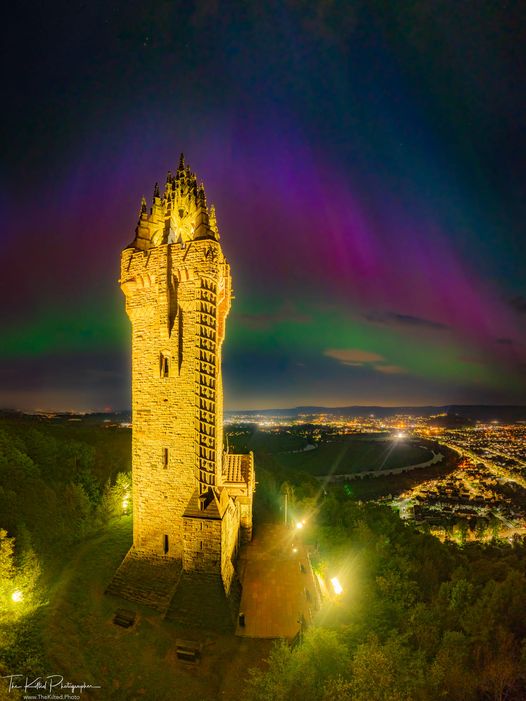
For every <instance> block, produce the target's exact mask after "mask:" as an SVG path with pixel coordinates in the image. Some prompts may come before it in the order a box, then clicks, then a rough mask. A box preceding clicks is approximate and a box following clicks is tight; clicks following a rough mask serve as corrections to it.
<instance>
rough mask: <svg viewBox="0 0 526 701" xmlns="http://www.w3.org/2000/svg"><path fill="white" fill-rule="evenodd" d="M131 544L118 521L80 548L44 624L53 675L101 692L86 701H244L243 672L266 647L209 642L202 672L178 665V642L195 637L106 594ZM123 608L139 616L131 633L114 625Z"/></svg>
mask: <svg viewBox="0 0 526 701" xmlns="http://www.w3.org/2000/svg"><path fill="white" fill-rule="evenodd" d="M130 541H131V519H130V518H129V517H127V518H122V519H121V520H119V521H114V522H113V523H112V524H111V525H110V526H109V527H108V529H107V530H106V531H105V532H104V533H102V534H100V535H98V536H96V537H94V538H91V539H89V540H87V541H85V542H83V543H81V544H80V545H79V547H78V550H77V551H76V553H75V554H74V557H73V558H72V559H71V560H70V561H69V562H68V563H67V564H66V566H65V567H64V569H63V570H62V571H61V572H60V574H58V575H57V577H56V579H55V581H54V582H53V583H52V585H51V587H50V591H49V602H50V603H49V607H48V610H47V613H46V615H45V616H44V617H43V619H44V621H43V624H42V625H43V630H42V637H43V643H44V648H45V650H46V657H47V660H46V661H47V664H48V668H49V673H50V674H51V673H60V674H63V675H64V677H65V678H67V679H68V680H70V681H72V682H87V683H91V684H97V685H100V686H101V687H102V688H101V689H100V690H98V691H92V692H89V693H84V694H83V698H90V699H91V698H92V699H101V700H104V701H113V700H115V701H117V700H121V699H122V700H123V701H124V699H126V701H132V700H133V699H155V700H156V701H164V700H166V701H171V700H172V699H177V700H178V701H186V700H187V701H201V700H202V701H208V700H209V699H210V700H211V699H217V698H240V696H241V693H242V688H243V679H244V676H245V674H246V669H247V668H248V667H251V666H254V665H258V664H259V663H260V661H261V659H262V657H265V656H266V654H267V652H268V649H269V645H268V642H267V641H251V640H245V639H241V638H236V637H235V636H233V635H218V634H214V633H210V634H205V636H204V637H202V642H203V643H204V648H203V657H202V661H201V663H200V665H199V666H196V667H194V666H189V665H185V664H184V663H181V662H180V661H178V660H177V659H176V655H175V640H176V638H178V637H182V638H188V637H192V636H189V633H188V631H185V630H184V629H183V630H181V629H177V627H175V626H174V625H173V624H171V623H168V622H166V621H164V620H163V619H162V618H161V617H160V616H159V614H157V613H155V612H153V611H150V610H149V609H146V608H144V607H141V606H139V605H137V604H130V603H129V602H126V601H124V600H120V599H117V598H114V597H110V596H107V595H105V594H104V588H105V586H106V585H107V583H108V582H109V580H110V579H111V577H112V574H113V573H114V571H115V569H116V568H117V566H118V565H119V563H120V561H121V559H122V557H123V556H124V554H125V553H126V551H127V549H128V547H129V545H130ZM120 607H124V608H132V609H134V610H136V611H137V612H138V619H137V622H136V624H135V626H134V627H132V628H130V629H123V628H120V627H118V626H116V625H114V624H113V622H112V618H113V614H114V612H115V610H116V609H117V608H120ZM201 635H202V636H203V634H201Z"/></svg>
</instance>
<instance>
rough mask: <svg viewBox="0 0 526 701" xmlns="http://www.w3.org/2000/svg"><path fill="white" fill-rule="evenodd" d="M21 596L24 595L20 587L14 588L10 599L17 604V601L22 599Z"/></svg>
mask: <svg viewBox="0 0 526 701" xmlns="http://www.w3.org/2000/svg"><path fill="white" fill-rule="evenodd" d="M23 598H24V595H23V594H22V592H21V591H20V589H15V591H14V592H13V593H12V594H11V599H13V601H14V602H15V603H16V604H18V602H19V601H22V599H23Z"/></svg>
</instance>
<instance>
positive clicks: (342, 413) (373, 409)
mask: <svg viewBox="0 0 526 701" xmlns="http://www.w3.org/2000/svg"><path fill="white" fill-rule="evenodd" d="M320 414H325V415H327V416H328V417H349V418H353V417H366V416H370V415H371V414H373V415H374V416H376V417H378V418H383V417H389V416H395V415H397V414H404V415H405V416H438V415H439V414H445V415H446V416H441V417H440V418H437V420H436V422H437V425H439V424H440V425H443V426H446V425H447V426H454V425H456V424H458V425H460V424H462V423H471V422H475V421H483V422H490V421H502V422H515V421H526V405H524V406H508V405H502V406H499V405H489V404H488V405H485V404H480V405H478V404H472V405H470V404H465V405H464V404H450V405H449V406H390V407H385V406H343V407H324V406H297V407H291V408H290V409H247V410H241V409H239V410H236V411H232V410H229V411H225V418H227V419H231V418H233V417H236V416H243V417H246V418H249V417H254V419H255V418H256V417H258V416H268V417H270V416H275V417H280V418H287V417H290V418H291V419H295V420H297V419H299V418H300V417H301V418H304V419H305V421H308V420H309V417H314V416H319V415H320ZM27 416H32V417H38V418H41V419H43V420H51V421H58V422H61V421H75V420H79V419H80V420H81V421H83V422H85V423H102V422H112V423H129V422H130V421H131V412H130V411H129V410H123V411H114V412H107V413H105V412H93V413H92V414H76V413H74V412H52V411H46V412H39V411H35V412H27V413H23V412H18V411H10V410H7V409H0V417H4V418H7V417H9V418H16V417H19V418H24V417H27Z"/></svg>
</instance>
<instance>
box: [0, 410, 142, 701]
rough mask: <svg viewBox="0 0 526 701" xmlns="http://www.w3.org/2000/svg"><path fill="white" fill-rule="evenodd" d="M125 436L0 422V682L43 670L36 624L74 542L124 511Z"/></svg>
mask: <svg viewBox="0 0 526 701" xmlns="http://www.w3.org/2000/svg"><path fill="white" fill-rule="evenodd" d="M130 435H131V432H130V431H129V430H127V429H122V428H117V427H108V428H103V426H102V425H101V424H98V425H86V424H76V423H69V422H67V421H62V422H57V423H53V422H50V421H46V420H43V421H39V420H38V419H35V418H30V417H19V418H11V419H8V418H3V419H2V420H1V421H0V675H2V674H7V673H8V670H13V669H16V670H17V672H19V673H24V674H26V673H38V672H39V670H41V669H42V668H43V658H44V656H45V652H44V650H43V649H42V646H41V643H40V640H39V635H38V631H39V628H40V625H39V618H40V617H41V616H42V615H45V608H46V606H45V605H46V604H47V603H48V601H47V600H46V596H47V595H48V593H49V590H50V589H51V588H52V585H53V580H54V578H55V577H56V576H57V575H58V573H59V572H60V569H61V566H62V564H63V563H64V562H65V561H66V560H67V559H68V557H70V556H71V553H72V552H73V549H74V548H75V546H76V544H77V543H79V542H80V541H81V540H83V539H86V538H88V537H90V536H91V535H92V534H94V533H96V532H97V531H99V530H100V529H101V528H104V526H105V525H106V524H107V523H108V521H109V520H110V519H111V518H112V517H115V516H117V515H119V514H122V513H123V512H124V511H127V510H129V506H130V498H131V480H130V469H131V445H130V443H131V441H130ZM0 698H1V696H0ZM11 698H12V696H11Z"/></svg>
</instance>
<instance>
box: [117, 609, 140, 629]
mask: <svg viewBox="0 0 526 701" xmlns="http://www.w3.org/2000/svg"><path fill="white" fill-rule="evenodd" d="M135 616H136V614H135V611H130V610H129V609H117V611H115V616H114V617H113V622H114V623H115V625H116V626H122V627H123V628H130V626H132V625H133V624H134V623H135Z"/></svg>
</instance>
